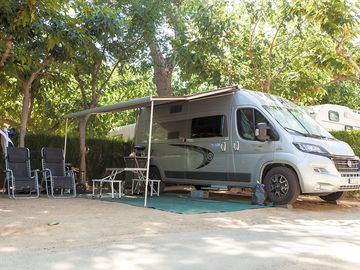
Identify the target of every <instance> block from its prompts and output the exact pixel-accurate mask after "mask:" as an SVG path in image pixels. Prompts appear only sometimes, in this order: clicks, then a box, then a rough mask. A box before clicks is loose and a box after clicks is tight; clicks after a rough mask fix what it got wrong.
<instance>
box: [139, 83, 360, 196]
mask: <svg viewBox="0 0 360 270" xmlns="http://www.w3.org/2000/svg"><path fill="white" fill-rule="evenodd" d="M149 112H150V109H149V108H142V109H141V112H140V114H139V118H138V122H137V125H136V130H135V144H136V145H143V146H146V145H147V140H148V137H147V136H148V126H149V121H150V113H149ZM153 121H154V123H153V139H152V151H151V166H152V172H151V174H152V176H153V177H161V179H162V180H163V181H164V182H165V183H167V184H180V183H186V184H193V185H196V186H213V187H254V185H255V184H256V183H258V182H263V183H264V184H265V187H266V190H267V193H268V196H269V198H270V199H271V200H272V201H274V202H277V203H291V202H293V201H294V200H296V197H297V196H298V195H299V194H300V193H303V194H319V195H321V196H322V198H324V199H325V200H333V199H337V198H338V197H339V195H341V193H342V191H347V190H360V171H359V158H358V157H356V156H355V154H354V152H353V150H352V149H351V148H350V146H349V145H348V144H346V143H344V142H341V141H339V140H336V139H335V138H334V137H333V136H332V135H331V134H329V133H328V132H327V131H326V130H325V129H323V128H322V127H321V126H320V125H319V124H317V123H316V122H315V121H314V120H313V119H311V117H309V116H308V115H307V114H306V113H305V112H304V111H303V110H302V109H300V108H299V107H297V106H296V105H294V104H293V103H291V102H289V101H287V100H285V99H283V98H280V97H276V96H272V95H267V94H264V93H260V92H254V91H248V90H237V91H231V92H229V93H225V94H223V95H220V96H219V95H217V96H214V97H211V96H209V97H205V98H203V99H196V100H193V101H191V100H190V101H187V100H180V101H178V102H172V103H168V104H163V105H158V106H155V108H154V117H153Z"/></svg>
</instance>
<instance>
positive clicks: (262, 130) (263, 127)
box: [255, 123, 271, 142]
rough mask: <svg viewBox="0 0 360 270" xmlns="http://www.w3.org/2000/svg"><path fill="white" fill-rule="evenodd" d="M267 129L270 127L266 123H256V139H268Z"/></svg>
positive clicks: (262, 140) (263, 140) (264, 140)
mask: <svg viewBox="0 0 360 270" xmlns="http://www.w3.org/2000/svg"><path fill="white" fill-rule="evenodd" d="M268 130H271V127H269V126H268V125H267V124H266V123H258V124H257V125H256V129H255V137H256V139H257V140H258V141H261V142H266V141H270V136H269V135H268Z"/></svg>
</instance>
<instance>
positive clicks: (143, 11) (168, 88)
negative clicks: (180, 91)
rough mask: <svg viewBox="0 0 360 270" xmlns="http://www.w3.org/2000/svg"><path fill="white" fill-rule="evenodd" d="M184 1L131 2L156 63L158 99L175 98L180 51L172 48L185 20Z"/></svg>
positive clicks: (145, 0) (132, 9)
mask: <svg viewBox="0 0 360 270" xmlns="http://www.w3.org/2000/svg"><path fill="white" fill-rule="evenodd" d="M183 2H184V1H182V0H171V1H166V0H151V1H149V0H140V1H131V14H132V17H133V20H134V23H135V24H136V26H137V27H138V29H139V30H140V31H142V32H143V35H144V42H145V44H146V46H147V47H148V49H149V54H150V57H151V60H152V64H153V72H154V83H155V85H156V89H157V94H158V95H159V96H172V95H173V88H172V81H173V80H172V79H173V77H172V76H173V72H174V69H175V67H176V60H177V51H176V48H175V47H174V46H173V45H174V44H173V43H174V42H175V40H176V39H177V37H178V35H179V32H180V31H181V30H182V26H183V21H182V15H183V14H182V13H181V7H182V5H183Z"/></svg>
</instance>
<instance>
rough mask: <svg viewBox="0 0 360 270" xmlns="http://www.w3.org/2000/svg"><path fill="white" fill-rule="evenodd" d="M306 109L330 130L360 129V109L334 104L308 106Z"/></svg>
mask: <svg viewBox="0 0 360 270" xmlns="http://www.w3.org/2000/svg"><path fill="white" fill-rule="evenodd" d="M304 109H305V110H306V112H307V113H308V114H309V115H310V116H311V117H312V118H314V119H315V120H316V121H317V122H318V123H319V124H320V125H322V126H323V127H324V128H325V129H326V130H328V131H334V130H353V129H360V111H355V110H351V109H350V108H348V107H345V106H340V105H334V104H323V105H316V106H307V107H304Z"/></svg>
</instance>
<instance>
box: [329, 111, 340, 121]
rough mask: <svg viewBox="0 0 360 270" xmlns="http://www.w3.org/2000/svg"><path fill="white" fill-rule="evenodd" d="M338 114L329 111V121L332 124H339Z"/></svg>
mask: <svg viewBox="0 0 360 270" xmlns="http://www.w3.org/2000/svg"><path fill="white" fill-rule="evenodd" d="M339 119H340V117H339V113H338V112H336V111H329V120H330V121H334V122H339Z"/></svg>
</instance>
